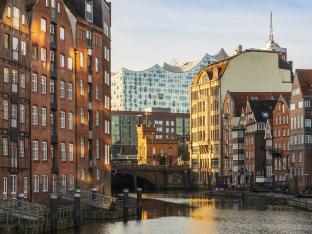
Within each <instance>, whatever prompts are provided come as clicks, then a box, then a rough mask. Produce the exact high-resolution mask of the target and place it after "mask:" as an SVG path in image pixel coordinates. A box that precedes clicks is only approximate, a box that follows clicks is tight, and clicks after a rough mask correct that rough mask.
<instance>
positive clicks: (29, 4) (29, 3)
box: [25, 0, 39, 10]
mask: <svg viewBox="0 0 312 234" xmlns="http://www.w3.org/2000/svg"><path fill="white" fill-rule="evenodd" d="M38 1H39V0H26V1H25V2H26V9H27V10H31V9H32V8H33V7H34V6H35V5H36V4H37V2H38Z"/></svg>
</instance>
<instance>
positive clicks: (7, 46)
mask: <svg viewBox="0 0 312 234" xmlns="http://www.w3.org/2000/svg"><path fill="white" fill-rule="evenodd" d="M4 48H5V49H7V50H8V49H10V34H8V33H5V34H4Z"/></svg>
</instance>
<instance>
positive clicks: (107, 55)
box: [104, 46, 110, 62]
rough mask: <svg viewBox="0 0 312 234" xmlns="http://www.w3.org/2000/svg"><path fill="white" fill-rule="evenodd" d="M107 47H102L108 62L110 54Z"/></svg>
mask: <svg viewBox="0 0 312 234" xmlns="http://www.w3.org/2000/svg"><path fill="white" fill-rule="evenodd" d="M109 53H110V52H109V49H108V48H107V47H106V46H105V47H104V58H105V59H106V60H107V61H108V62H109V59H110V55H109Z"/></svg>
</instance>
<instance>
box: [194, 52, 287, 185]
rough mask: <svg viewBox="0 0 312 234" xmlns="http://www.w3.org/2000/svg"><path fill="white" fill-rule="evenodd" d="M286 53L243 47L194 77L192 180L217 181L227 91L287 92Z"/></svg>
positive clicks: (196, 182) (203, 183) (220, 173)
mask: <svg viewBox="0 0 312 234" xmlns="http://www.w3.org/2000/svg"><path fill="white" fill-rule="evenodd" d="M285 58H287V56H286V50H285V52H281V51H277V50H275V51H272V50H246V51H241V49H240V50H239V51H237V53H236V54H235V55H233V56H231V57H228V58H227V59H225V60H222V61H219V62H216V63H214V64H211V65H208V66H206V67H204V68H202V69H201V70H200V72H199V73H198V74H197V75H195V76H194V79H193V82H192V84H191V86H190V88H189V92H190V105H191V106H190V120H191V126H190V128H191V129H190V149H189V150H190V164H191V168H192V172H193V173H192V174H193V182H194V183H195V184H197V185H205V184H207V183H208V174H211V175H212V177H211V179H212V182H213V183H216V182H217V180H218V179H219V178H220V176H222V171H221V163H220V162H221V158H220V157H221V156H220V155H221V149H222V146H221V139H220V137H221V131H222V112H221V106H222V103H223V100H224V97H225V95H226V92H227V91H231V92H290V90H291V83H292V72H291V69H292V68H291V64H290V63H288V62H287V61H286V60H285Z"/></svg>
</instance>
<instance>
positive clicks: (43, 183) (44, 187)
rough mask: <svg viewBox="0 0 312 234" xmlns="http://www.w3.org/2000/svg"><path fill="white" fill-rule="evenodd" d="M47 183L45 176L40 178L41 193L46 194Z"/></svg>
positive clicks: (47, 179)
mask: <svg viewBox="0 0 312 234" xmlns="http://www.w3.org/2000/svg"><path fill="white" fill-rule="evenodd" d="M48 181H49V178H48V176H47V175H43V176H42V192H48Z"/></svg>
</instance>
